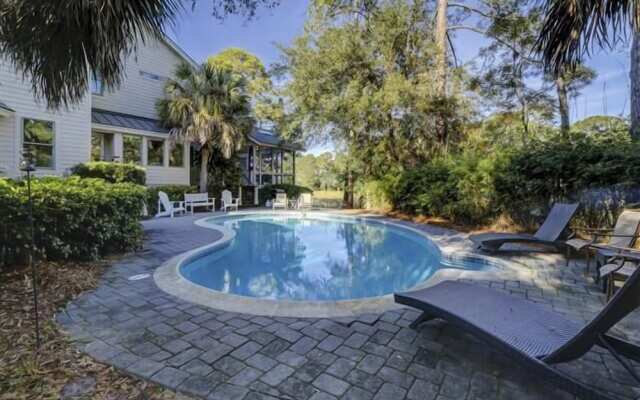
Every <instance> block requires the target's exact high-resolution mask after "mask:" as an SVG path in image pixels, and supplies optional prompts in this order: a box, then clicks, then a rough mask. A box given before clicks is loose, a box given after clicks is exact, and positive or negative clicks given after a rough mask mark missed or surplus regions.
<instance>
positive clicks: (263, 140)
mask: <svg viewBox="0 0 640 400" xmlns="http://www.w3.org/2000/svg"><path fill="white" fill-rule="evenodd" d="M249 140H251V141H252V142H254V143H257V144H261V145H263V146H273V147H282V148H284V149H288V150H304V148H303V147H302V146H301V145H300V144H298V143H291V142H286V141H284V140H283V139H282V138H281V137H280V136H278V134H277V133H275V132H273V131H269V130H266V129H261V128H256V129H254V130H253V132H251V133H250V134H249Z"/></svg>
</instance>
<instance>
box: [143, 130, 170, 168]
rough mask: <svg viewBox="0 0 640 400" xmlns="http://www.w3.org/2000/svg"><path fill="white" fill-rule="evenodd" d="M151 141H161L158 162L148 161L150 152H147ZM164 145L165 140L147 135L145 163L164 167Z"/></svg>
mask: <svg viewBox="0 0 640 400" xmlns="http://www.w3.org/2000/svg"><path fill="white" fill-rule="evenodd" d="M151 142H160V143H161V147H160V151H161V153H160V164H152V163H151V162H150V159H149V154H150V152H149V150H150V149H151V148H150V146H151ZM164 146H166V141H165V140H164V139H160V138H153V137H147V149H146V151H147V165H148V166H150V167H164V165H165V164H164V161H165V160H164Z"/></svg>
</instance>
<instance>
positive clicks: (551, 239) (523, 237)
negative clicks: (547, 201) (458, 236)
mask: <svg viewBox="0 0 640 400" xmlns="http://www.w3.org/2000/svg"><path fill="white" fill-rule="evenodd" d="M578 207H579V204H577V203H574V204H562V203H556V204H554V205H553V208H552V209H551V211H550V212H549V215H547V219H545V221H544V223H543V224H542V226H541V227H540V229H538V231H537V232H536V233H535V234H533V235H530V234H528V233H501V232H500V233H496V232H489V233H482V234H479V235H471V236H470V237H469V240H471V241H472V242H474V243H475V244H476V245H477V247H478V248H479V249H481V250H484V251H487V252H497V251H499V250H500V248H501V247H502V245H503V244H507V243H524V244H536V245H546V246H552V247H554V248H556V249H559V248H561V247H563V246H564V242H562V241H560V237H561V236H562V233H563V232H564V231H565V230H566V229H567V227H568V226H569V222H571V219H572V218H573V216H574V215H575V213H576V211H577V210H578Z"/></svg>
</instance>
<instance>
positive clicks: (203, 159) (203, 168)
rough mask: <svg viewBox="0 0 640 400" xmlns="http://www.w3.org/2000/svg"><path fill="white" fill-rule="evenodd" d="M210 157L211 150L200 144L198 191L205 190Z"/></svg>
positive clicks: (202, 191)
mask: <svg viewBox="0 0 640 400" xmlns="http://www.w3.org/2000/svg"><path fill="white" fill-rule="evenodd" d="M210 158H211V152H210V151H209V147H208V146H207V145H204V146H202V148H201V149H200V182H199V186H200V192H201V193H204V192H206V191H207V181H208V177H209V159H210Z"/></svg>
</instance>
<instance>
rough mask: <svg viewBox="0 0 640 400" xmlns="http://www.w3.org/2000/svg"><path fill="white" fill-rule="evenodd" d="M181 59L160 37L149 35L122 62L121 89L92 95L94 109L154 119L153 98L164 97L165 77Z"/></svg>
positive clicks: (169, 74)
mask: <svg viewBox="0 0 640 400" xmlns="http://www.w3.org/2000/svg"><path fill="white" fill-rule="evenodd" d="M180 62H182V58H181V57H180V56H179V55H178V54H177V53H176V52H175V51H173V49H171V48H170V47H169V46H167V45H166V44H165V43H163V42H162V41H161V40H158V39H152V38H149V39H148V40H147V42H146V43H142V42H141V43H139V45H138V49H137V51H136V53H135V54H132V55H130V56H128V57H127V59H126V61H125V68H124V76H123V78H122V84H121V86H120V88H119V89H117V90H115V91H113V92H110V91H108V90H105V91H104V94H103V95H96V94H94V95H92V101H93V108H99V109H103V110H109V111H115V112H121V113H125V114H133V115H137V116H140V117H146V118H154V119H157V118H158V115H157V113H156V101H157V100H158V99H160V98H163V97H164V85H165V82H166V78H168V77H170V76H172V75H173V72H174V70H175V68H176V66H177V65H178V64H179V63H180ZM141 71H142V72H143V73H145V75H144V76H143V75H141ZM147 74H153V75H156V76H157V77H159V78H160V79H159V80H155V79H152V78H151V77H150V76H149V75H147Z"/></svg>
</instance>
